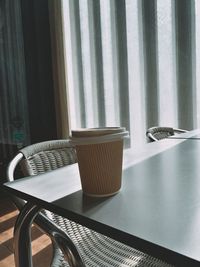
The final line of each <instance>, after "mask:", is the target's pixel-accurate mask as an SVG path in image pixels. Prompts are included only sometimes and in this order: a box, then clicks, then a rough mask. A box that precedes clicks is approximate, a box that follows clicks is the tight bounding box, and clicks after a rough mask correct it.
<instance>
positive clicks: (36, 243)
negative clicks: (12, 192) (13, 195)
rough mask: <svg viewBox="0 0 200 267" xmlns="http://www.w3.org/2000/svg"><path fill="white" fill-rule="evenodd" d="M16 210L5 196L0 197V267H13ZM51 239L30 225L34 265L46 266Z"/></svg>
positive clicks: (36, 266) (38, 266)
mask: <svg viewBox="0 0 200 267" xmlns="http://www.w3.org/2000/svg"><path fill="white" fill-rule="evenodd" d="M17 214H18V211H17V210H16V208H15V207H14V206H13V204H12V203H11V202H10V201H9V199H8V198H6V197H0V267H15V263H14V254H13V226H14V223H15V220H16V217H17ZM51 253H52V250H51V241H50V239H49V238H48V236H46V235H45V234H43V233H41V232H40V231H39V230H38V229H37V228H36V227H35V226H33V227H32V254H33V266H34V267H47V266H49V264H50V260H51Z"/></svg>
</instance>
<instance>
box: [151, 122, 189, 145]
mask: <svg viewBox="0 0 200 267" xmlns="http://www.w3.org/2000/svg"><path fill="white" fill-rule="evenodd" d="M185 132H187V131H186V130H182V129H176V128H172V127H159V126H157V127H151V128H149V129H148V130H147V132H146V136H147V137H148V140H149V141H150V142H154V141H159V140H161V139H165V138H167V137H169V136H172V135H175V134H181V133H185Z"/></svg>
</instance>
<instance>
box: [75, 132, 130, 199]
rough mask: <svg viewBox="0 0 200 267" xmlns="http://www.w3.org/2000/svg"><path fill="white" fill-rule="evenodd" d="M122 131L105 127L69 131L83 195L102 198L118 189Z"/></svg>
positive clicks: (123, 134)
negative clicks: (75, 153) (76, 159)
mask: <svg viewBox="0 0 200 267" xmlns="http://www.w3.org/2000/svg"><path fill="white" fill-rule="evenodd" d="M127 135H128V132H127V131H126V130H125V128H122V127H106V128H91V129H78V130H74V131H72V136H71V137H70V140H71V142H72V144H73V145H75V147H76V152H77V158H78V166H79V172H80V178H81V184H82V190H83V193H84V194H86V195H89V196H95V197H105V196H110V195H113V194H116V193H117V192H118V191H119V190H120V188H121V176H122V159H123V139H124V137H125V136H127Z"/></svg>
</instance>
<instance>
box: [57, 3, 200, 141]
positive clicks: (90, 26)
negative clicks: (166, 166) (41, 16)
mask: <svg viewBox="0 0 200 267" xmlns="http://www.w3.org/2000/svg"><path fill="white" fill-rule="evenodd" d="M62 5H63V20H64V36H65V38H64V41H65V55H66V70H67V84H68V88H67V90H68V95H69V108H70V120H71V128H77V127H97V126H114V125H121V126H124V127H126V128H127V130H129V132H130V136H131V146H137V145H140V144H142V143H144V142H146V138H145V132H146V129H147V128H149V127H151V126H156V125H164V126H173V127H177V128H183V129H188V130H189V129H193V128H196V127H198V126H199V125H200V110H199V105H198V103H199V99H200V94H199V83H200V81H199V77H200V75H199V74H200V73H199V71H200V67H199V66H200V63H199V58H200V57H199V56H198V54H199V48H200V43H199V35H200V34H199V29H200V28H199V26H198V25H199V24H200V23H199V21H198V20H199V16H200V14H199V12H200V4H199V2H198V1H194V0H176V1H174V0H152V1H146V0H120V1H117V0H96V1H92V0H79V1H72V0H64V1H63V2H62Z"/></svg>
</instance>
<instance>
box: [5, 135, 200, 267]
mask: <svg viewBox="0 0 200 267" xmlns="http://www.w3.org/2000/svg"><path fill="white" fill-rule="evenodd" d="M199 163H200V142H194V140H190V139H179V140H178V139H167V140H162V141H159V142H154V143H151V144H148V145H146V146H145V147H144V148H142V149H141V150H138V151H134V150H133V151H132V150H129V151H125V153H124V167H123V175H122V181H123V184H122V189H121V191H120V192H119V193H118V194H116V195H114V196H112V197H108V198H92V197H87V196H85V195H83V194H82V191H81V186H80V178H79V173H78V167H77V165H76V164H75V165H73V166H67V167H64V168H61V169H57V170H55V171H52V172H50V173H46V174H42V175H38V176H35V177H34V178H32V179H29V178H23V179H20V180H16V181H15V182H11V183H7V184H4V188H5V189H6V190H7V191H8V192H10V193H12V194H14V195H16V196H18V197H21V198H23V199H25V200H27V201H28V202H29V203H32V204H33V205H36V209H35V211H33V212H32V213H31V214H30V217H32V219H33V218H34V216H36V214H37V212H38V211H39V210H40V208H45V209H48V210H50V211H52V212H55V213H57V214H60V215H62V216H64V217H66V218H68V219H71V220H73V221H75V222H77V223H80V224H82V225H84V226H86V227H88V228H91V229H93V230H95V231H97V232H99V233H102V234H105V235H107V236H109V237H111V238H113V239H115V240H118V241H120V242H123V243H125V244H127V245H129V246H132V247H134V248H137V249H139V250H141V251H144V252H147V253H149V254H151V255H152V256H155V257H157V258H160V259H162V260H165V261H168V262H169V263H172V264H174V265H176V266H200V253H199V251H200V227H199V223H200V164H199ZM55 178H56V179H55ZM19 216H21V217H23V216H24V214H23V212H22V213H21V214H20V215H19ZM27 227H30V226H27ZM19 245H20V244H19ZM25 257H26V256H25ZM27 266H28V265H26V267H27ZM20 267H23V266H20Z"/></svg>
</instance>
